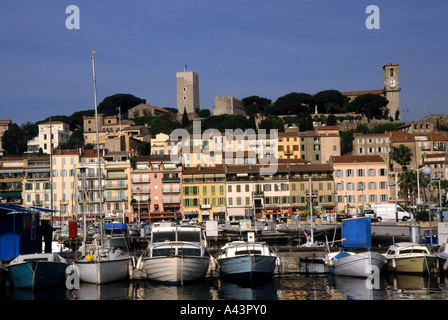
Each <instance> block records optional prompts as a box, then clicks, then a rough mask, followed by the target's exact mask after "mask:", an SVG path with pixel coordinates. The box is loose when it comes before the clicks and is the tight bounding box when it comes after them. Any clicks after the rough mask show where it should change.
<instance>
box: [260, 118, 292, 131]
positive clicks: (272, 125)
mask: <svg viewBox="0 0 448 320" xmlns="http://www.w3.org/2000/svg"><path fill="white" fill-rule="evenodd" d="M258 129H266V130H270V129H277V130H278V131H279V132H283V131H285V123H284V122H283V120H282V119H280V118H278V117H275V116H267V117H266V118H265V119H263V120H262V121H261V122H260V125H259V126H258Z"/></svg>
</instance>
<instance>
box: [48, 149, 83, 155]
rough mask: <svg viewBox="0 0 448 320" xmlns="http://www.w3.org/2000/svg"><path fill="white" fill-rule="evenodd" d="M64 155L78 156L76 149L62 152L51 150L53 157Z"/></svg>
mask: <svg viewBox="0 0 448 320" xmlns="http://www.w3.org/2000/svg"><path fill="white" fill-rule="evenodd" d="M66 154H78V149H64V150H60V149H55V150H53V155H54V156H61V155H66Z"/></svg>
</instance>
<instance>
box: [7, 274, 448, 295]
mask: <svg viewBox="0 0 448 320" xmlns="http://www.w3.org/2000/svg"><path fill="white" fill-rule="evenodd" d="M0 299H1V300H40V301H41V300H91V301H92V300H114V301H117V300H124V301H128V300H152V301H154V300H228V301H231V300H235V301H236V300H245V301H249V300H264V301H279V300H285V301H286V300H314V301H316V300H448V277H447V276H444V275H432V276H414V275H401V274H385V275H383V274H382V275H381V277H380V279H379V280H378V283H376V284H375V285H374V286H372V285H370V286H369V285H368V283H367V280H366V279H361V278H352V277H342V276H335V275H331V274H328V275H318V276H309V275H302V274H298V273H287V274H281V275H276V276H274V277H272V279H269V280H266V281H264V282H262V283H257V284H254V285H247V284H244V283H236V282H232V281H228V280H226V279H223V278H220V277H214V276H210V277H207V278H205V279H204V280H200V281H196V282H194V283H190V284H184V285H182V286H167V285H163V284H157V283H152V282H150V281H148V280H146V279H138V280H126V281H119V282H114V283H109V284H102V285H95V284H89V283H83V282H81V283H80V287H79V289H71V290H68V289H66V288H65V287H63V288H49V289H40V290H34V291H33V290H23V289H15V288H13V287H10V288H7V287H6V288H2V289H1V293H0Z"/></svg>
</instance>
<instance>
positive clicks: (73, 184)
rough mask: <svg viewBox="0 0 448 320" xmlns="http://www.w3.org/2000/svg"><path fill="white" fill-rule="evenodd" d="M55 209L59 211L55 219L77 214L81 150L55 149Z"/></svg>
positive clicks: (53, 166) (53, 177) (53, 180)
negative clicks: (78, 171) (78, 169)
mask: <svg viewBox="0 0 448 320" xmlns="http://www.w3.org/2000/svg"><path fill="white" fill-rule="evenodd" d="M51 158H52V170H53V171H52V183H53V209H55V210H58V211H59V213H58V214H55V215H54V219H53V221H59V219H60V218H62V220H63V221H67V220H73V219H74V218H75V217H76V215H77V208H78V205H77V202H78V200H77V194H78V190H77V188H78V177H77V168H78V166H79V158H80V155H79V151H78V150H77V149H71V150H54V151H53V155H52V157H51Z"/></svg>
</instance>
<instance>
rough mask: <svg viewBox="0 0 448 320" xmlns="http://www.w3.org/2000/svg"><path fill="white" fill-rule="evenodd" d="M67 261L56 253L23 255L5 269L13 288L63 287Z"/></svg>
mask: <svg viewBox="0 0 448 320" xmlns="http://www.w3.org/2000/svg"><path fill="white" fill-rule="evenodd" d="M67 266H68V264H67V260H66V259H65V258H63V257H61V256H60V255H58V254H56V253H34V254H23V255H19V256H18V257H17V258H15V259H13V260H12V261H11V262H10V263H9V265H8V266H7V267H6V268H7V269H8V271H9V273H10V277H11V280H12V282H13V285H14V287H15V288H31V289H37V288H43V287H54V286H63V285H64V284H65V270H66V268H67Z"/></svg>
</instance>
